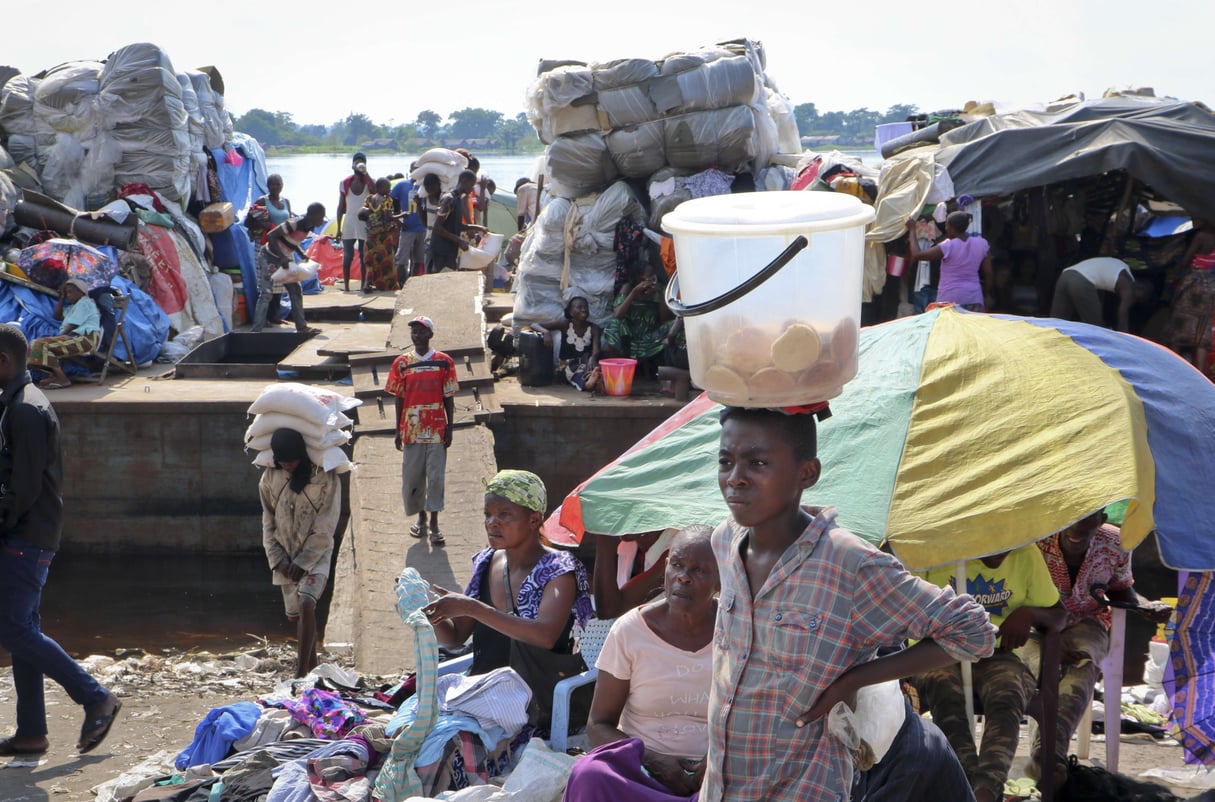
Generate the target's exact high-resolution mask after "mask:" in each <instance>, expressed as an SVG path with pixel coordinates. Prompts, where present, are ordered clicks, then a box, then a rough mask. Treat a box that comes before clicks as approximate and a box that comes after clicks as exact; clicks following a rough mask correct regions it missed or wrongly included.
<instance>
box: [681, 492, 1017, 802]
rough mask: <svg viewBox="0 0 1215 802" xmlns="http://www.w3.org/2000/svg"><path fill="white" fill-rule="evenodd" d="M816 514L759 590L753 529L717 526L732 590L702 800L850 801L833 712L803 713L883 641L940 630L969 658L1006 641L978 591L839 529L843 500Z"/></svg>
mask: <svg viewBox="0 0 1215 802" xmlns="http://www.w3.org/2000/svg"><path fill="white" fill-rule="evenodd" d="M809 512H810V513H811V514H812V515H814V516H815V517H814V520H813V521H811V522H810V525H809V526H808V527H806V531H805V532H803V533H802V535H801V537H800V538H798V540H797V542H796V543H794V544H793V545H792V546H790V547H789V548H788V549H786V551H785V553H784V554H783V555H782V556H781V558H780V561H779V562H778V563H777V564H776V566H775V567H774V568H773V569H772V573H771V574H770V575H769V576H768V578H767V580H766V581H765V582H764V585H763V587H762V588H761V589H760V591H759V593H758V594H757V597H756V598H755V599H754V600H752V598H751V592H750V588H749V587H748V583H747V571H746V567H745V566H744V565H743V562H742V559H741V558H740V556H739V555H740V547H742V546H743V544H744V541H745V539H746V537H747V536H748V535H749V534H750V530H749V529H746V528H743V527H738V526H737V525H736V524H734V523H733V522H732V521H729V520H727V521H726V522H725V523H723V524H722V525H721V526H719V527H718V528H717V530H716V531H715V532H714V533H713V550H714V552H715V553H716V555H717V561H718V565H719V566H720V569H721V599H720V601H719V603H718V612H717V628H716V632H715V633H714V646H715V648H714V650H713V687H712V692H711V694H710V698H709V722H710V727H709V754H708V760H707V766H708V768H707V771H706V774H705V782H704V788H703V790H702V792H701V795H700V798H701V800H702V802H718V800H730V802H743V801H744V800H747V801H748V802H749V801H750V800H755V802H759V800H770V799H779V800H784V801H786V802H794V801H796V802H820V801H821V802H826V800H833V801H834V800H845V799H847V798H848V796H849V792H850V789H849V786H848V782H849V778H850V777H851V776H852V767H851V766H850V765H849V761H850V758H849V756H848V752H847V750H846V749H845V748H844V746H843V745H842V744H841V743H839V742H838V741H837V740H836V739H834V738H825V737H823V723H824V722H823V720H822V719H820V720H818V721H814V722H810V723H808V724H807V725H806V726H805V727H804V728H802V729H798V728H797V726H796V725H795V723H794V722H795V720H796V717H797V716H798V714H800V713H803V712H805V711H806V710H808V709H810V706H811V705H812V704H813V703H814V701H815V700H817V699H818V697H819V696H820V695H821V694H822V692H823V690H825V689H826V688H827V686H828V685H830V684H831V683H832V682H833V681H834V680H835V679H836V678H837V677H839V675H840V674H842V673H844V671H846V670H847V669H849V668H851V667H852V666H854V665H857V664H859V663H863V662H866V661H868V660H871V659H872V658H873V656H874V652H875V650H876V649H877V648H878V647H880V646H888V645H894V644H898V643H900V642H902V641H903V640H904V639H906V638H932V639H933V640H934V641H935V642H936V643H938V644H939V645H940V646H941V647H942V648H944V649H945V651H947V652H948V653H949V654H950V655H951V656H952V657H955V658H957V659H958V660H975V659H978V658H980V657H985V656H987V655H989V654H991V653H992V651H993V649H994V648H995V644H996V630H995V627H993V626H992V625H991V624H990V623H989V622H988V620H987V613H986V612H985V611H984V610H983V608H982V607H980V606H979V605H978V604H976V603H975V602H974V600H972V599H971V598H970V597H969V596H961V597H959V596H956V595H955V594H954V592H953V591H952V590H951V589H949V588H945V589H941V588H937V587H935V586H933V585H931V584H929V583H927V582H925V581H923V580H922V579H918V578H917V577H914V576H912V575H911V574H910V573H908V572H907V570H906V569H904V568H903V566H902V565H900V564H899V562H898V561H897V560H896V559H895V558H894V557H891V556H890V555H888V554H884V553H883V552H880V551H878V550H877V549H875V548H873V547H872V546H870V545H869V544H867V543H865V542H864V541H862V540H861V539H860V538H858V537H856V536H855V535H852V534H851V533H849V532H846V531H845V530H843V529H839V528H838V527H836V526H835V515H836V513H835V510H834V508H825V509H822V510H809Z"/></svg>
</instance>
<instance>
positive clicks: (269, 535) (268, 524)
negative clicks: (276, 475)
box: [257, 468, 291, 576]
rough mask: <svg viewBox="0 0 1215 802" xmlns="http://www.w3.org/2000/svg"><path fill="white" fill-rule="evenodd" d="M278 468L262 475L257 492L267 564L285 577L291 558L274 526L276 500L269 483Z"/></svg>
mask: <svg viewBox="0 0 1215 802" xmlns="http://www.w3.org/2000/svg"><path fill="white" fill-rule="evenodd" d="M272 470H277V468H267V469H266V472H265V473H263V474H262V479H261V481H260V482H258V483H257V492H258V495H259V496H260V497H261V501H262V548H264V549H265V551H266V562H268V563H269V564H270V570H271V571H278V572H279V573H280V574H283V575H284V576H286V575H287V569H288V568H289V567H290V566H291V558H290V557H289V556H287V550H286V549H284V548H283V545H282V544H281V543H279V542H278V538H277V537H276V529H275V526H274V509H275V499H274V497H273V496H272V495H271V494H270V488H269V483H268V481H267V477H268V476H269V475H270V473H269V472H270V471H272Z"/></svg>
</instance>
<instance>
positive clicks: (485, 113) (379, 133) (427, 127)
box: [235, 108, 544, 153]
mask: <svg viewBox="0 0 1215 802" xmlns="http://www.w3.org/2000/svg"><path fill="white" fill-rule="evenodd" d="M235 127H236V129H237V130H238V131H243V132H244V133H246V134H249V135H250V136H252V137H254V138H255V139H257V141H258V142H260V143H261V144H262V146H263V147H268V148H283V147H286V148H316V147H333V148H350V147H360V146H364V145H368V144H369V143H370V145H371V146H372V147H377V148H395V149H397V150H412V149H416V148H418V147H430V146H434V145H446V146H452V147H458V146H460V145H461V144H465V143H473V142H475V143H477V144H478V146H479V147H480V148H481V149H483V150H484V149H493V150H505V151H509V152H512V153H514V152H523V153H528V152H534V151H539V150H542V149H543V147H544V146H543V145H542V144H541V143H540V140H539V138H537V136H536V132H535V130H533V129H532V127H531V125H530V124H529V123H528V121H527V115H526V114H524V113H522V112H520V113H519V114H517V115H515V116H514V117H512V118H507V117H506V116H505V115H504V114H502V112H500V111H492V110H490V109H481V108H466V109H460V110H459V111H454V112H452V113H451V115H449V116H448V118H447V120H446V122H444V119H443V118H442V117H441V116H439V114H437V113H436V112H434V111H432V110H430V109H426V110H425V111H422V112H420V113H419V114H418V116H417V118H416V119H414V120H413V121H412V122H407V123H400V124H398V123H396V122H395V121H393V120H389V121H388V124H386V125H381V124H378V123H374V122H372V121H371V118H370V117H368V116H367V115H366V114H351V115H349V116H347V117H346V118H345V119H344V120H339V121H338V122H335V123H332V124H330V125H301V124H299V123H297V122H295V120H294V119H292V116H291V115H290V114H288V113H287V112H284V111H267V110H265V109H252V110H251V111H249V112H247V113H245V114H243V115H241V116H240V117H239V118H237V120H236V121H235Z"/></svg>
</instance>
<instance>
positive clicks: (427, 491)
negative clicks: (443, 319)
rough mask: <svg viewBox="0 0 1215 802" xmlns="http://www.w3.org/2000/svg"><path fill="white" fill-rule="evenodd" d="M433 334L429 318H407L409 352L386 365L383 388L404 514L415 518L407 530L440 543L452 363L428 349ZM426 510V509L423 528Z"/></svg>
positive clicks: (452, 387)
mask: <svg viewBox="0 0 1215 802" xmlns="http://www.w3.org/2000/svg"><path fill="white" fill-rule="evenodd" d="M434 332H435V324H434V321H432V320H431V319H430V318H428V317H425V316H424V315H418V316H417V317H415V318H414V319H413V320H411V321H409V336H410V339H411V340H412V341H413V351H406V352H405V353H403V354H401V355H400V356H399V357H397V358H396V360H395V361H394V362H393V363H392V369H391V370H389V372H388V381H387V383H385V385H384V391H385V392H387V393H388V394H389V395H394V396H396V399H397V402H396V406H397V418H396V420H397V438H396V443H397V450H398V451H400V452H401V497H402V499H404V501H405V514H406V515H417V516H418V522H417V523H416V524H414V525H413V526H411V527H410V529H409V534H411V535H413V536H414V537H417V538H423V537H427V536H429V537H430V543H431V545H432V546H442V545H444V544H445V543H446V541H445V539H444V538H443V534H442V533H441V532H440V531H439V512H440V511H441V510H442V509H443V488H444V478H445V474H446V472H447V449H448V448H449V447H450V446H451V427H452V420H453V418H454V416H455V401H454V400H453V398H454V396H455V394H456V363H455V362H454V361H452V358H451V357H450V356H448V355H447V354H445V353H443V352H442V351H437V350H435V349H433V348H431V347H430V339H431V337H433V336H434ZM426 513H430V524H429V526H427V522H426Z"/></svg>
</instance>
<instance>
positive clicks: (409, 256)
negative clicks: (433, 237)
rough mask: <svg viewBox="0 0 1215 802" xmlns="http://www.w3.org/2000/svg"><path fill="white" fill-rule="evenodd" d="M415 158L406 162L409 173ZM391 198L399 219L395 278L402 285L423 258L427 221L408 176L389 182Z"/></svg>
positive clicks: (415, 187) (424, 257)
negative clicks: (399, 235)
mask: <svg viewBox="0 0 1215 802" xmlns="http://www.w3.org/2000/svg"><path fill="white" fill-rule="evenodd" d="M416 168H417V162H414V163H413V164H411V165H409V172H410V174H412V173H413V171H414V170H415V169H416ZM392 200H393V202H394V205H395V206H396V210H397V219H398V220H399V221H401V237H400V239H399V240H398V242H397V255H396V260H395V261H396V265H397V282H398V283H399V284H400V285H401V286H405V280H406V279H408V278H409V277H410V276H412V275H414V274H415V273H416V272H417V270H418V268H419V267H420V266H421V265H423V264H424V263H425V261H426V224H425V223H423V222H422V217H421V215H419V214H418V187H417V185H416V184H415V183H414V182H413V181H412V180H411V179H409V178H404V179H402V180H400V181H397V182H396V183H394V184H393V185H392Z"/></svg>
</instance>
